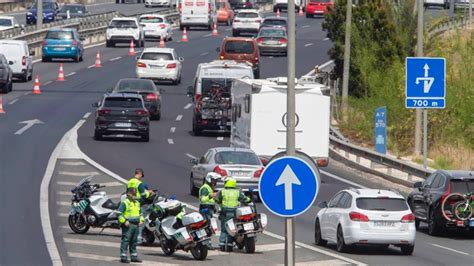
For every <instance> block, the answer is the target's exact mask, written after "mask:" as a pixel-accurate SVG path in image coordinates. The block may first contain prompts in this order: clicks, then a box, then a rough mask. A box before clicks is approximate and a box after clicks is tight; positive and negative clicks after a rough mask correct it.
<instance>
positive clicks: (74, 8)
mask: <svg viewBox="0 0 474 266" xmlns="http://www.w3.org/2000/svg"><path fill="white" fill-rule="evenodd" d="M67 11H69V13H79V14H82V13H85V11H86V9H85V7H83V6H63V8H62V9H61V12H62V13H66V12H67Z"/></svg>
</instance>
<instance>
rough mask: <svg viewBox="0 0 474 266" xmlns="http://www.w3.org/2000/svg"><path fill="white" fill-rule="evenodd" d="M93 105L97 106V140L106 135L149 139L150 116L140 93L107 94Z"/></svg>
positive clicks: (95, 136) (95, 134)
mask: <svg viewBox="0 0 474 266" xmlns="http://www.w3.org/2000/svg"><path fill="white" fill-rule="evenodd" d="M93 106H94V107H96V108H97V110H96V112H95V130H94V139H95V140H101V139H102V137H103V136H104V135H132V136H139V137H141V139H142V140H143V141H149V139H150V131H149V128H150V118H149V113H148V111H147V109H146V108H145V105H144V103H143V98H142V96H141V95H140V94H137V93H110V94H106V95H104V97H103V99H102V100H101V101H100V102H98V103H95V104H94V105H93Z"/></svg>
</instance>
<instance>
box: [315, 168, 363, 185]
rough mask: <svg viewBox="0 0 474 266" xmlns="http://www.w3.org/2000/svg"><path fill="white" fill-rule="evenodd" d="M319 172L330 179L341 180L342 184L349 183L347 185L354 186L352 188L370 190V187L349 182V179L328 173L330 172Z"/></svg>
mask: <svg viewBox="0 0 474 266" xmlns="http://www.w3.org/2000/svg"><path fill="white" fill-rule="evenodd" d="M319 172H321V173H322V174H325V175H327V176H329V177H331V178H334V179H337V180H339V181H341V182H344V183H347V184H349V185H352V186H355V187H360V188H368V187H366V186H363V185H361V184H358V183H356V182H352V181H349V180H347V179H344V178H342V177H339V176H337V175H334V174H331V173H328V172H326V171H324V170H321V169H319Z"/></svg>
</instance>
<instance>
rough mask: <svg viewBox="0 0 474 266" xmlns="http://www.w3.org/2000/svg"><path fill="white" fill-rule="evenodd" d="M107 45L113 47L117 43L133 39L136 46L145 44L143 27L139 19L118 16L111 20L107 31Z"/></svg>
mask: <svg viewBox="0 0 474 266" xmlns="http://www.w3.org/2000/svg"><path fill="white" fill-rule="evenodd" d="M105 35H106V38H107V39H106V46H107V47H112V46H115V44H116V43H127V44H129V43H130V41H132V40H133V42H134V43H135V46H136V47H143V46H144V45H145V35H144V32H143V27H142V26H140V25H139V24H138V19H136V18H132V17H117V18H113V19H112V21H110V24H109V26H108V27H107V31H106V34H105Z"/></svg>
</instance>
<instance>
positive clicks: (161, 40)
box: [160, 36, 166, 48]
mask: <svg viewBox="0 0 474 266" xmlns="http://www.w3.org/2000/svg"><path fill="white" fill-rule="evenodd" d="M165 47H166V45H165V38H163V36H161V37H160V48H165Z"/></svg>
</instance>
